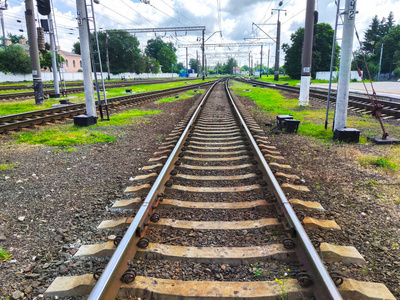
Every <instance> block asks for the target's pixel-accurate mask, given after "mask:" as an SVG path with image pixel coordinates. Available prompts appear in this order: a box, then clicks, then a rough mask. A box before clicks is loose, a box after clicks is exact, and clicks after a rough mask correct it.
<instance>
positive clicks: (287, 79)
mask: <svg viewBox="0 0 400 300" xmlns="http://www.w3.org/2000/svg"><path fill="white" fill-rule="evenodd" d="M257 80H259V81H265V82H270V83H279V84H283V83H287V84H289V85H290V86H297V84H298V83H300V80H298V79H291V78H290V77H289V76H279V81H274V75H269V76H268V77H267V76H266V75H263V76H262V77H261V79H260V78H258V79H257ZM311 82H312V83H329V80H322V79H312V80H311ZM332 82H333V83H337V80H332ZM351 82H353V81H351ZM357 82H361V81H357ZM365 82H369V80H366V81H365Z"/></svg>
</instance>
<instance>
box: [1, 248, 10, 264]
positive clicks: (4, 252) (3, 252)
mask: <svg viewBox="0 0 400 300" xmlns="http://www.w3.org/2000/svg"><path fill="white" fill-rule="evenodd" d="M12 256H13V255H12V254H8V250H5V249H3V248H2V247H0V260H1V261H6V260H8V259H10V258H11V257H12Z"/></svg>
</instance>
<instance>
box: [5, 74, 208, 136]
mask: <svg viewBox="0 0 400 300" xmlns="http://www.w3.org/2000/svg"><path fill="white" fill-rule="evenodd" d="M211 84H212V82H206V83H200V84H191V85H186V86H181V87H175V88H170V89H165V90H161V91H151V92H145V93H140V94H133V95H127V96H118V97H113V98H110V99H109V105H111V106H119V105H130V104H132V103H133V104H140V103H142V102H145V101H147V100H148V99H152V98H154V97H155V96H158V97H161V96H166V95H170V94H174V93H175V92H182V91H185V90H191V89H194V88H195V87H197V86H199V87H202V86H207V85H211ZM96 103H97V101H96ZM85 110H86V109H85V104H84V103H76V104H71V105H66V106H62V107H54V108H48V109H42V110H36V111H31V112H26V113H21V114H14V115H7V116H0V133H3V132H6V131H8V130H13V129H20V128H23V127H28V126H30V125H37V124H41V123H44V122H47V121H49V120H50V121H51V120H53V119H54V120H56V119H63V118H67V117H72V116H76V115H78V114H81V113H84V112H85Z"/></svg>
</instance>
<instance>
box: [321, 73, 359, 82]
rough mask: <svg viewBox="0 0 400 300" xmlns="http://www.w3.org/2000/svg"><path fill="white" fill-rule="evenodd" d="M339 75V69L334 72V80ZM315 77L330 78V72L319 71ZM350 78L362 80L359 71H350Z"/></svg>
mask: <svg viewBox="0 0 400 300" xmlns="http://www.w3.org/2000/svg"><path fill="white" fill-rule="evenodd" d="M338 76H339V72H337V71H333V72H332V79H333V80H336V79H337V78H338ZM315 79H321V80H329V72H317V75H316V76H315ZM350 79H357V81H361V77H360V76H358V73H357V71H351V72H350Z"/></svg>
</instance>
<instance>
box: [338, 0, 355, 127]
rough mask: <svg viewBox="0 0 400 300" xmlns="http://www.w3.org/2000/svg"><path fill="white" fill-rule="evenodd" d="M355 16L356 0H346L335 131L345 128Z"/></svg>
mask: <svg viewBox="0 0 400 300" xmlns="http://www.w3.org/2000/svg"><path fill="white" fill-rule="evenodd" d="M355 16H356V0H346V4H345V13H344V22H343V37H342V49H341V51H340V67H339V68H340V69H339V80H338V88H337V93H336V110H335V124H334V132H335V133H336V131H337V130H339V131H341V130H344V129H345V128H346V121H347V105H348V102H349V84H350V68H351V60H352V50H353V39H354V23H355Z"/></svg>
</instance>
